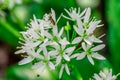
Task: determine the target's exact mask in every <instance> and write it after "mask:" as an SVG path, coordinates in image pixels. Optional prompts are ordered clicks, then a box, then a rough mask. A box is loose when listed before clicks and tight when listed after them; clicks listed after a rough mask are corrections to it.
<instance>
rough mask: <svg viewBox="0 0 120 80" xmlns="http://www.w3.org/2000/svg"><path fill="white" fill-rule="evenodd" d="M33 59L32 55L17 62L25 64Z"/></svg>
mask: <svg viewBox="0 0 120 80" xmlns="http://www.w3.org/2000/svg"><path fill="white" fill-rule="evenodd" d="M33 60H34V58H32V57H27V58H24V59H23V60H21V61H20V62H19V63H18V64H19V65H23V64H27V63H29V62H31V61H33Z"/></svg>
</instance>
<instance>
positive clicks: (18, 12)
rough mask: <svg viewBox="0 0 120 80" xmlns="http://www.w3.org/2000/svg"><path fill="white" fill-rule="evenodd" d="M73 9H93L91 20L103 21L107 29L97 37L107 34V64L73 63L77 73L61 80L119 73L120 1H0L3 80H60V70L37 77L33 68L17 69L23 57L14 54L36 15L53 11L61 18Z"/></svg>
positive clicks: (86, 78) (1, 72)
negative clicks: (64, 13) (22, 35)
mask: <svg viewBox="0 0 120 80" xmlns="http://www.w3.org/2000/svg"><path fill="white" fill-rule="evenodd" d="M71 7H76V8H78V7H80V8H81V10H82V9H84V8H86V7H91V8H92V16H95V17H96V18H97V19H101V20H102V23H103V24H104V26H103V27H102V28H99V29H97V30H96V32H95V34H97V35H101V34H103V33H105V34H106V35H105V36H104V37H103V38H102V40H103V41H104V43H105V44H106V48H105V49H104V50H103V51H101V52H100V53H102V55H104V56H105V57H106V58H107V60H104V61H99V60H95V66H92V65H91V64H90V63H89V62H88V60H87V59H84V60H81V61H77V62H76V61H74V60H73V61H72V62H71V64H73V65H74V66H76V69H75V70H71V76H68V75H67V74H66V73H64V74H63V77H62V79H61V80H82V79H83V80H88V79H89V78H90V77H92V76H93V74H94V73H98V72H99V71H100V70H101V69H103V68H107V69H109V68H112V69H113V71H114V74H117V73H118V72H120V0H0V80H4V79H5V80H58V71H57V70H56V71H50V70H49V69H47V70H46V71H44V73H43V74H42V75H41V76H40V77H36V72H37V71H35V70H32V69H31V68H30V66H31V64H26V65H23V66H18V65H17V62H18V61H19V60H21V59H22V57H20V55H15V54H14V52H15V51H16V46H18V45H19V44H18V40H19V37H20V36H21V35H20V34H19V31H23V30H25V26H27V23H29V22H30V19H33V14H34V15H35V16H36V17H37V18H42V16H43V15H44V13H49V12H50V9H51V8H53V9H54V10H55V12H56V16H57V18H58V16H59V15H60V13H62V12H64V8H66V9H69V8H71ZM65 25H66V21H65V20H64V19H63V20H61V21H60V23H59V26H65ZM58 70H59V68H58ZM118 80H120V78H118Z"/></svg>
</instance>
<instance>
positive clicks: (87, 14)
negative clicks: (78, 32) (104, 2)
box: [84, 8, 91, 22]
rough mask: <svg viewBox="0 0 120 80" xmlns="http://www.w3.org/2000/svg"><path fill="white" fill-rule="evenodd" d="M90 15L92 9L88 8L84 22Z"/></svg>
mask: <svg viewBox="0 0 120 80" xmlns="http://www.w3.org/2000/svg"><path fill="white" fill-rule="evenodd" d="M90 15H91V9H90V8H87V11H86V14H85V17H84V22H88V21H89V18H90Z"/></svg>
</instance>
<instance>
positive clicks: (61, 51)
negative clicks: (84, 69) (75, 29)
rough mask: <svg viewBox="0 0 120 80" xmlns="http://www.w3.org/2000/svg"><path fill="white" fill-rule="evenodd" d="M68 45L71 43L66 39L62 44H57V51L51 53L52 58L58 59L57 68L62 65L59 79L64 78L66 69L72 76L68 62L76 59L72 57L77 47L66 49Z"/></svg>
mask: <svg viewBox="0 0 120 80" xmlns="http://www.w3.org/2000/svg"><path fill="white" fill-rule="evenodd" d="M66 43H69V42H67V41H66V39H65V38H64V39H63V40H62V41H61V43H60V44H57V43H56V46H55V48H56V49H55V50H53V51H50V52H49V55H50V56H52V57H55V58H56V66H58V65H59V64H60V65H62V66H61V69H60V72H59V78H61V77H62V74H63V70H64V68H65V71H66V72H67V74H68V75H70V71H69V68H68V65H67V62H69V61H70V60H71V59H72V58H74V57H72V53H73V51H74V50H75V46H73V47H67V48H66V45H67V44H66Z"/></svg>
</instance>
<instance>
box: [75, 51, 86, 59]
mask: <svg viewBox="0 0 120 80" xmlns="http://www.w3.org/2000/svg"><path fill="white" fill-rule="evenodd" d="M85 56H86V53H85V52H83V53H79V55H78V56H77V60H81V59H83V58H85Z"/></svg>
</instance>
